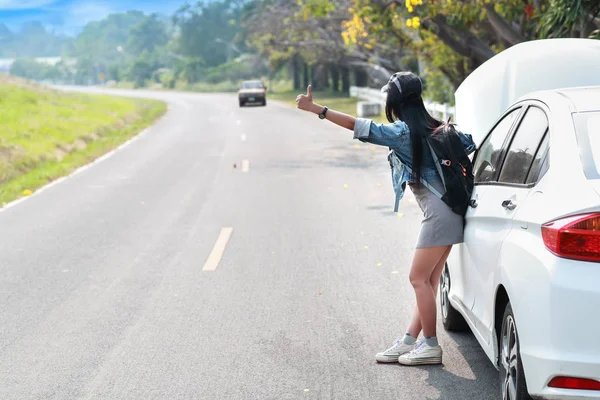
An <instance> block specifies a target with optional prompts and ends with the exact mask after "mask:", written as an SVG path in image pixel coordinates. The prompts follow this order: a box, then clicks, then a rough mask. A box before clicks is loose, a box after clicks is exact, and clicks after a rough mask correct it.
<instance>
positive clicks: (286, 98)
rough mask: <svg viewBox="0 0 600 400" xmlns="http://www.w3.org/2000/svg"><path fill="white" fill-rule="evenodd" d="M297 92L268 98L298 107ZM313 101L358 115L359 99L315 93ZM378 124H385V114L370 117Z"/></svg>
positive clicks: (272, 94)
mask: <svg viewBox="0 0 600 400" xmlns="http://www.w3.org/2000/svg"><path fill="white" fill-rule="evenodd" d="M297 95H298V93H296V92H282V93H269V94H268V95H267V96H268V98H269V99H271V100H279V101H282V102H284V103H288V104H290V105H293V106H295V105H296V96H297ZM313 99H314V101H315V102H316V103H319V104H321V105H324V106H327V107H328V108H330V109H332V110H336V111H340V112H343V113H345V114H349V115H356V103H358V102H359V100H358V99H357V98H354V97H347V96H343V95H341V94H335V93H329V92H313ZM369 118H371V119H373V120H374V121H376V122H385V116H384V115H383V114H381V115H379V116H375V117H369Z"/></svg>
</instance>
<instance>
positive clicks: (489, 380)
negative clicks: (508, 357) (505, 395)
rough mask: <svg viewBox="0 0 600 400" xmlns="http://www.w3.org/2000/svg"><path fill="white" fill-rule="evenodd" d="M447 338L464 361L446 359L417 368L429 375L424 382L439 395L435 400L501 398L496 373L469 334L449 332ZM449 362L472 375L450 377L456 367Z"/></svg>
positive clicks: (490, 399)
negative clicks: (437, 364) (456, 364)
mask: <svg viewBox="0 0 600 400" xmlns="http://www.w3.org/2000/svg"><path fill="white" fill-rule="evenodd" d="M449 336H450V337H451V338H452V340H454V341H455V342H456V344H457V345H458V346H457V349H458V350H459V352H460V355H461V356H462V357H463V358H464V360H460V359H457V358H455V357H453V358H452V359H448V358H446V360H445V365H444V366H439V367H433V368H431V367H421V368H423V369H424V370H425V371H427V372H428V373H429V377H428V378H427V383H428V384H429V385H431V386H432V387H434V388H436V389H437V390H438V391H439V393H440V396H439V397H438V398H437V399H436V400H459V399H460V400H464V399H474V400H475V399H476V400H488V399H489V400H496V399H499V398H500V397H501V395H500V382H499V378H498V371H497V370H496V368H495V367H494V366H493V365H492V363H491V362H490V361H489V359H488V358H487V356H486V355H485V353H484V352H483V349H481V347H480V346H479V343H477V341H476V340H475V338H474V337H473V334H472V333H471V332H465V333H449ZM459 358H460V357H459ZM452 362H461V363H465V362H466V364H467V367H468V369H470V371H471V372H472V375H473V376H472V377H468V378H466V377H464V376H458V375H456V374H454V373H453V372H452V371H451V370H455V369H456V368H453V366H452V365H450V363H452ZM461 369H462V368H461Z"/></svg>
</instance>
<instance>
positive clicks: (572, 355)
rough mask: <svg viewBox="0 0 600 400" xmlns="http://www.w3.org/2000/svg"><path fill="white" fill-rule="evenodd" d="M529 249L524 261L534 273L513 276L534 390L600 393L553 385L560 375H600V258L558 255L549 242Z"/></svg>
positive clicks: (555, 394) (548, 395)
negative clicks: (592, 260) (585, 259)
mask: <svg viewBox="0 0 600 400" xmlns="http://www.w3.org/2000/svg"><path fill="white" fill-rule="evenodd" d="M534 246H535V245H534ZM535 247H537V246H535ZM528 250H529V251H528V253H529V254H528V255H527V256H526V255H525V254H524V253H525V252H524V251H523V252H521V257H522V258H521V261H522V263H521V264H520V265H521V268H526V269H527V270H528V271H527V273H526V274H525V275H528V276H527V277H526V278H525V279H523V278H524V274H523V272H524V270H523V269H522V270H521V274H520V279H518V280H517V281H515V280H513V282H512V285H511V286H512V289H513V290H512V292H513V296H511V301H512V302H513V305H516V307H513V309H514V310H515V312H516V313H517V314H516V318H517V326H518V331H519V340H520V347H521V359H522V361H523V367H524V370H525V377H526V380H527V388H528V390H529V393H530V394H531V396H533V397H534V398H543V399H591V398H597V399H600V391H595V390H594V391H589V390H570V389H555V388H550V387H548V384H549V382H550V381H551V380H552V379H553V378H555V377H557V376H567V377H575V378H586V379H593V380H597V381H600V317H599V315H600V264H598V263H590V262H581V261H573V260H566V259H562V258H558V257H556V256H554V255H553V254H551V253H550V252H549V251H547V250H546V249H545V247H543V244H541V247H537V248H532V247H529V249H528ZM515 293H518V294H519V296H516V297H515V296H514V294H515ZM509 295H510V294H509ZM515 303H516V304H515Z"/></svg>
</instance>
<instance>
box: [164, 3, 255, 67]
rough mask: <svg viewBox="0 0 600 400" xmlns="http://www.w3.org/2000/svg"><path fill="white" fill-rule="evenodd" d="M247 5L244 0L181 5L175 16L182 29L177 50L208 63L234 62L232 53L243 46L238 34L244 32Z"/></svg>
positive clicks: (214, 64) (179, 28)
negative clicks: (242, 15)
mask: <svg viewBox="0 0 600 400" xmlns="http://www.w3.org/2000/svg"><path fill="white" fill-rule="evenodd" d="M243 6H244V3H243V2H242V1H236V0H223V1H213V2H209V3H202V2H199V3H198V4H197V5H196V6H190V5H189V4H188V5H185V6H183V7H182V8H180V9H179V10H178V11H177V12H176V13H175V15H174V16H173V22H174V24H175V26H176V28H177V30H178V36H177V38H176V39H175V48H176V50H177V52H178V53H179V54H181V55H183V56H185V57H192V58H201V59H202V60H204V62H205V63H206V65H207V66H217V65H220V64H223V63H225V62H227V61H228V60H229V61H230V60H231V54H232V52H233V51H236V50H235V49H238V50H239V48H240V47H243V42H242V41H241V39H239V38H238V37H237V34H238V33H239V32H240V31H241V25H240V17H241V14H242V10H243ZM240 51H241V50H240Z"/></svg>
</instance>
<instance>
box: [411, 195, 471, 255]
mask: <svg viewBox="0 0 600 400" xmlns="http://www.w3.org/2000/svg"><path fill="white" fill-rule="evenodd" d="M409 186H410V188H411V190H412V192H413V194H414V195H415V198H416V200H417V203H418V204H419V207H421V210H422V211H423V215H424V218H423V221H422V222H421V231H420V232H419V238H418V239H417V246H416V247H417V249H422V248H427V247H437V246H448V245H451V244H457V243H462V242H463V240H464V225H463V218H462V217H461V216H460V215H458V214H456V213H455V212H453V211H452V210H451V209H450V207H448V205H446V203H444V202H443V201H442V200H441V199H440V198H439V197H437V196H436V195H435V194H433V193H432V192H431V191H430V190H429V189H427V188H426V187H425V186H423V185H419V186H416V185H409Z"/></svg>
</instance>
